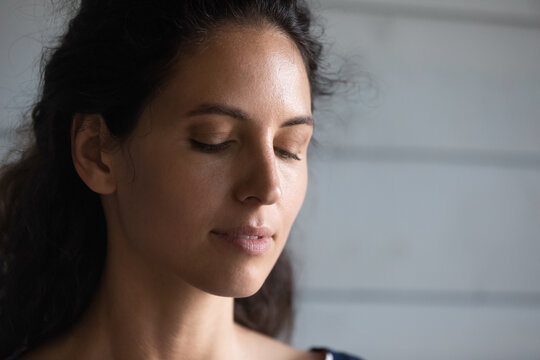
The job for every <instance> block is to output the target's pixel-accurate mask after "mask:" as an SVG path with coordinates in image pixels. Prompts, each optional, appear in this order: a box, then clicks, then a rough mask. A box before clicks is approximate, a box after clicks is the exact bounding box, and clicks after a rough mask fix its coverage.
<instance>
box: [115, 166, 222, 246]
mask: <svg viewBox="0 0 540 360" xmlns="http://www.w3.org/2000/svg"><path fill="white" fill-rule="evenodd" d="M161 158H162V159H165V160H162V161H160V160H155V161H153V159H152V158H149V159H139V160H138V162H137V164H136V166H135V169H134V170H135V171H134V178H133V181H132V182H126V183H124V184H123V186H122V187H120V188H119V193H118V197H119V205H120V212H121V214H120V215H121V217H122V223H123V224H124V225H125V226H124V229H125V232H126V234H127V236H128V238H129V239H130V240H132V241H134V242H135V244H137V246H138V247H144V248H146V250H147V247H148V246H153V245H154V244H155V245H158V244H159V245H161V246H163V248H165V249H167V251H174V249H175V248H176V247H177V246H178V248H180V247H183V248H184V250H183V251H185V246H186V245H187V246H191V245H189V244H190V243H196V241H193V240H198V239H197V235H200V234H201V233H203V232H201V230H205V227H206V226H209V223H210V222H211V214H212V209H214V208H215V207H216V206H217V204H216V203H217V202H218V199H220V198H221V197H220V196H219V193H221V192H223V191H224V190H223V189H222V188H221V187H222V186H223V185H222V184H221V183H219V182H216V181H215V180H213V179H218V178H219V177H216V176H213V173H212V171H211V169H209V168H207V167H201V166H187V165H188V164H186V163H185V162H183V161H182V160H181V159H179V160H174V159H173V158H172V157H161ZM178 251H179V250H178Z"/></svg>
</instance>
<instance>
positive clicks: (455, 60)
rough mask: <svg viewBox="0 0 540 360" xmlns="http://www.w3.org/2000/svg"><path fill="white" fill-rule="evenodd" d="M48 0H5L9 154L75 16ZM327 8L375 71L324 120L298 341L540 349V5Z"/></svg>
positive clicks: (299, 241)
mask: <svg viewBox="0 0 540 360" xmlns="http://www.w3.org/2000/svg"><path fill="white" fill-rule="evenodd" d="M48 3H49V2H48V1H45V0H42V1H39V0H0V119H1V123H0V137H1V140H0V146H2V149H5V148H6V146H7V145H8V144H9V141H10V139H12V132H11V131H10V130H9V129H11V128H12V125H13V124H15V123H16V122H17V121H18V120H19V119H20V114H21V113H22V112H23V111H24V110H25V109H26V106H28V105H29V104H30V103H31V101H32V97H33V95H34V94H35V89H36V87H37V70H38V66H37V65H38V62H39V53H40V51H41V48H42V46H43V40H44V39H49V38H50V36H51V34H54V33H56V32H57V31H58V26H59V25H58V24H60V23H61V21H59V19H56V20H55V19H54V18H50V17H49V16H48V15H50V14H49V13H48V10H47V9H46V8H44V6H43V4H48ZM314 5H315V10H316V12H317V14H319V15H320V16H321V19H322V21H323V23H324V24H325V26H326V38H327V39H328V41H329V42H331V43H333V44H334V45H333V49H332V52H333V53H334V54H335V55H336V56H337V57H342V58H345V59H347V61H348V63H349V64H356V65H355V66H356V67H355V72H356V73H357V74H362V72H367V73H369V74H370V76H371V80H370V81H371V82H367V80H366V78H360V82H359V83H358V86H357V88H360V91H359V92H356V93H355V92H350V93H349V94H344V95H343V94H342V95H339V96H338V97H337V98H335V99H334V100H333V101H332V102H331V104H329V105H328V106H326V107H325V108H326V109H328V111H321V112H318V113H317V114H316V120H317V128H316V137H317V139H318V140H319V142H320V146H318V147H317V148H316V149H312V152H311V154H310V158H311V160H310V161H311V164H310V166H311V169H310V189H309V191H308V195H307V198H306V202H305V205H304V208H303V210H302V212H301V214H300V216H299V219H298V222H297V224H296V226H295V229H294V231H293V234H292V236H291V239H290V240H291V241H290V244H289V246H290V247H291V250H292V251H293V252H294V256H295V266H296V270H297V279H298V287H299V302H298V305H297V308H298V313H297V328H296V331H295V333H294V337H293V344H294V345H296V346H298V347H301V348H308V347H311V346H313V345H324V346H330V347H333V348H337V349H342V350H348V351H350V352H352V353H356V354H358V355H361V356H364V357H365V358H366V359H367V360H378V359H380V360H390V359H398V358H399V359H419V360H422V359H425V360H428V359H440V360H443V359H455V358H459V359H475V360H484V359H485V360H488V359H489V360H496V359H501V360H502V359H522V360H527V359H531V360H532V359H536V360H538V359H540V221H539V220H540V105H539V103H540V1H538V0H469V1H465V0H460V1H458V0H454V1H443V0H403V1H397V0H394V1H390V0H379V1H352V0H348V1H347V0H320V1H319V2H317V3H314ZM338 63H340V61H338V60H336V61H335V64H338Z"/></svg>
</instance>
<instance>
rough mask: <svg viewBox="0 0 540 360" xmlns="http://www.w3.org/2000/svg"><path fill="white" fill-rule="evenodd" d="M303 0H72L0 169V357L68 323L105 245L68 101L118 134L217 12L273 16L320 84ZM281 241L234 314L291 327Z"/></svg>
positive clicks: (96, 276) (327, 88) (244, 19)
mask: <svg viewBox="0 0 540 360" xmlns="http://www.w3.org/2000/svg"><path fill="white" fill-rule="evenodd" d="M311 22H312V15H311V13H310V11H309V9H308V7H307V5H306V4H305V3H304V1H302V0H158V1H156V0H82V1H81V3H80V6H79V7H78V9H77V11H76V13H75V14H74V17H73V18H72V19H71V21H70V22H69V25H68V28H67V31H66V32H65V34H64V35H63V36H62V37H61V38H59V43H58V45H57V46H56V47H54V48H52V49H51V50H50V51H49V52H48V53H47V55H46V57H45V59H46V61H45V62H44V63H43V68H42V79H41V88H40V90H41V91H40V95H39V97H38V100H37V102H36V104H35V105H34V107H33V109H32V112H31V120H32V123H31V132H32V135H33V136H32V140H31V142H30V144H29V146H28V147H27V148H26V149H25V150H24V151H23V152H22V155H21V156H20V157H19V158H17V159H16V160H14V161H11V162H10V163H8V164H7V165H4V166H3V168H2V173H1V176H0V286H1V288H0V339H1V341H0V358H3V357H6V356H9V355H10V354H13V353H14V352H16V351H18V350H20V349H27V350H30V349H33V348H35V347H37V346H39V345H40V344H42V343H43V342H45V341H46V340H48V339H50V338H53V337H55V336H57V335H59V334H60V333H62V332H64V331H66V330H68V329H69V328H70V327H72V325H73V324H74V323H75V322H77V320H78V319H79V318H80V316H81V314H82V313H83V312H84V311H85V309H86V308H87V307H88V305H89V303H90V301H91V299H92V296H93V294H94V292H95V291H96V288H97V286H98V283H99V281H100V277H101V274H102V269H103V266H104V260H105V257H106V241H107V239H106V223H105V216H104V212H103V208H102V205H101V201H100V198H99V196H98V194H96V193H94V192H92V191H91V190H89V188H88V187H87V186H86V185H85V184H84V183H83V182H82V180H81V179H80V177H79V176H78V175H77V173H76V171H75V169H74V166H73V162H72V158H71V138H70V129H71V126H72V121H73V117H74V115H75V114H76V113H88V114H91V113H96V114H101V115H102V116H103V118H104V119H105V122H106V124H107V126H108V128H109V130H110V132H111V134H112V135H113V136H114V137H115V138H116V139H118V140H119V141H122V140H124V139H126V138H127V137H128V136H129V134H130V132H131V131H132V130H133V129H134V127H135V126H136V122H137V119H138V116H139V114H140V113H141V111H142V109H143V108H144V107H145V105H146V104H147V103H148V102H149V101H150V99H151V98H152V96H153V95H155V93H156V92H157V90H158V88H159V87H160V86H162V85H163V84H164V83H165V82H166V80H167V78H168V76H169V75H170V73H171V71H172V69H173V65H174V64H175V62H176V61H177V60H178V58H179V57H181V56H183V55H184V56H185V55H186V54H187V52H188V49H189V47H190V46H197V44H200V43H202V42H204V40H205V39H207V38H208V36H211V35H212V32H213V31H219V28H220V27H221V26H223V25H226V24H236V25H240V26H245V25H249V26H262V25H265V26H268V25H269V26H272V27H274V28H276V29H278V30H279V31H282V32H284V33H285V34H287V35H288V36H289V37H290V38H291V39H292V40H293V41H294V42H295V43H296V45H297V47H298V49H299V50H300V53H301V55H302V57H303V60H304V62H305V66H306V68H307V72H308V76H309V81H310V85H311V94H312V98H313V99H314V98H316V97H319V96H321V95H329V94H330V93H331V86H332V81H331V80H330V78H329V77H327V76H324V75H323V74H322V71H321V60H322V45H321V43H320V42H319V40H318V38H317V37H318V35H316V34H314V31H313V29H314V27H313V25H312V24H311ZM292 305H293V281H292V272H291V266H290V262H289V260H288V257H287V254H286V252H284V253H283V254H282V255H281V257H280V258H279V260H278V262H277V264H276V266H275V267H274V269H273V270H272V272H271V273H270V275H269V277H268V278H267V280H266V281H265V283H264V285H263V286H262V288H261V289H260V291H258V292H257V293H256V294H255V295H253V296H251V297H248V298H244V299H235V307H234V315H235V321H237V322H238V323H240V324H243V325H245V326H247V327H249V328H251V329H253V330H256V331H258V332H261V333H264V334H267V335H270V336H274V337H276V336H279V335H280V334H283V332H288V333H289V334H290V330H291V327H292Z"/></svg>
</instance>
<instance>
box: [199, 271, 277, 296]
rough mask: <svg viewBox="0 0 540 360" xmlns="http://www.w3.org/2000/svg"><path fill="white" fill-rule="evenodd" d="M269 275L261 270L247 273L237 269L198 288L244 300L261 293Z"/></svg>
mask: <svg viewBox="0 0 540 360" xmlns="http://www.w3.org/2000/svg"><path fill="white" fill-rule="evenodd" d="M252 270H253V269H252ZM268 274H269V271H268V272H264V273H263V272H262V271H260V270H258V271H246V269H237V270H236V271H233V272H230V273H228V274H226V273H221V274H220V276H216V277H213V278H212V279H208V281H205V284H204V285H203V286H198V287H199V288H200V289H201V290H203V291H205V292H208V293H210V294H213V295H216V296H223V297H232V298H244V297H249V296H252V295H254V294H255V293H256V292H257V291H259V289H260V288H261V287H262V286H263V284H264V281H265V280H266V277H267V276H268Z"/></svg>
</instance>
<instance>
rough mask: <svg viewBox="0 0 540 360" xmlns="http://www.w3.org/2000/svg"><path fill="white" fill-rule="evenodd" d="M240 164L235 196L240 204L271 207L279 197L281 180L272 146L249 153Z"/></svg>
mask: <svg viewBox="0 0 540 360" xmlns="http://www.w3.org/2000/svg"><path fill="white" fill-rule="evenodd" d="M245 159H246V160H245V161H243V162H242V163H241V164H239V167H240V169H239V173H240V174H241V177H240V179H239V181H238V184H237V187H236V191H235V193H236V194H235V195H236V198H237V199H238V200H239V201H241V202H242V203H250V204H251V203H252V204H255V205H271V204H274V203H276V202H277V201H278V200H279V199H280V197H281V178H280V173H279V169H278V165H279V164H278V163H277V160H276V157H275V155H274V149H273V146H267V147H266V148H265V149H264V150H262V151H261V150H259V151H256V152H251V153H249V154H248V155H247V156H246V158H245Z"/></svg>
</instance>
